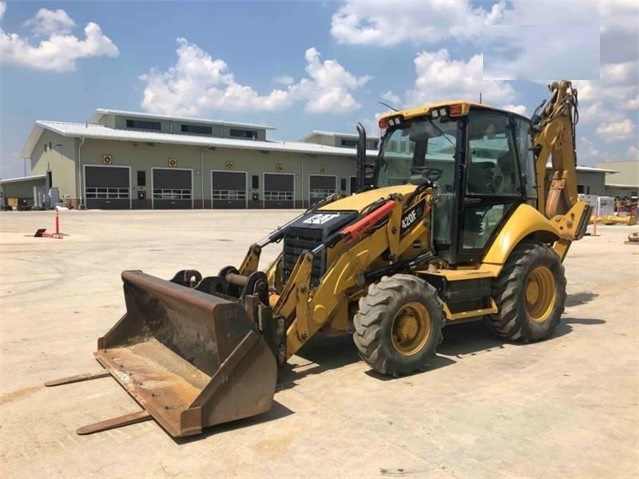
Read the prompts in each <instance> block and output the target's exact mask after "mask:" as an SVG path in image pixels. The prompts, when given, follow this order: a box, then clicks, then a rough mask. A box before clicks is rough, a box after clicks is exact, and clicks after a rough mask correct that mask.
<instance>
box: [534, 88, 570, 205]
mask: <svg viewBox="0 0 639 479" xmlns="http://www.w3.org/2000/svg"><path fill="white" fill-rule="evenodd" d="M548 89H549V90H550V95H549V97H548V99H547V100H546V101H545V102H544V103H543V104H542V105H540V106H539V108H537V110H536V111H535V113H534V115H533V117H532V119H531V121H532V127H531V134H532V144H533V150H534V152H535V154H536V167H535V169H536V176H537V178H536V179H537V209H538V210H539V211H541V212H542V213H545V215H546V217H547V218H554V217H555V216H557V215H565V214H566V213H567V212H568V211H569V210H570V209H571V208H572V206H573V205H574V204H575V203H576V202H577V201H578V199H579V198H578V196H577V170H576V166H577V154H576V151H575V125H576V124H577V121H578V119H579V114H578V111H577V90H575V89H574V88H573V87H572V84H571V83H570V82H569V81H565V80H562V81H559V82H553V83H552V84H550V85H548ZM549 158H551V159H552V182H551V184H550V189H549V191H548V197H546V188H545V185H546V164H547V162H548V159H549Z"/></svg>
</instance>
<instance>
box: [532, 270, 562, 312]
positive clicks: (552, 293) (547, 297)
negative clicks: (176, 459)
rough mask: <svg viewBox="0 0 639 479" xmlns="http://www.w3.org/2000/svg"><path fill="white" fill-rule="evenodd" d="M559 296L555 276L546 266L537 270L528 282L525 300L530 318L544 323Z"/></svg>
mask: <svg viewBox="0 0 639 479" xmlns="http://www.w3.org/2000/svg"><path fill="white" fill-rule="evenodd" d="M556 296H557V285H556V282H555V276H554V275H553V273H552V271H551V270H550V269H549V268H548V267H546V266H539V267H537V268H535V269H534V270H533V271H532V272H531V273H530V275H529V276H528V280H527V281H526V287H525V291H524V298H525V300H526V311H527V312H528V315H529V316H530V318H531V319H532V320H533V321H535V322H537V323H543V322H544V321H546V320H547V319H548V318H549V317H550V316H551V313H552V310H553V307H554V305H555V301H556Z"/></svg>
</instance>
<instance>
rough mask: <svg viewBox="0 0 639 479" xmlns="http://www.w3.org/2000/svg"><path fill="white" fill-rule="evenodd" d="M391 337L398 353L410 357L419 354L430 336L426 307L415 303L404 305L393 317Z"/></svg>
mask: <svg viewBox="0 0 639 479" xmlns="http://www.w3.org/2000/svg"><path fill="white" fill-rule="evenodd" d="M391 335H392V342H393V347H394V348H395V350H396V351H397V352H398V353H400V354H402V355H404V356H411V355H413V354H416V353H417V352H419V351H420V350H421V349H422V348H423V346H424V344H426V341H427V340H428V337H429V335H430V316H429V314H428V310H427V309H426V307H425V306H424V305H423V304H421V303H417V302H412V303H408V304H406V305H404V306H403V307H402V308H401V309H400V310H399V311H398V312H397V314H396V315H395V318H394V320H393V325H392V332H391Z"/></svg>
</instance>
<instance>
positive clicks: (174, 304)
mask: <svg viewBox="0 0 639 479" xmlns="http://www.w3.org/2000/svg"><path fill="white" fill-rule="evenodd" d="M549 90H550V95H549V97H548V99H547V100H545V101H544V102H542V104H541V105H539V107H538V108H537V110H536V111H535V114H534V115H533V117H532V118H531V119H528V118H525V117H523V116H521V115H518V114H515V113H512V112H508V111H502V110H499V109H495V108H490V107H488V106H487V105H483V104H475V103H469V102H465V101H456V102H444V103H437V104H433V105H427V106H423V107H419V108H415V109H409V110H405V111H394V112H391V113H388V114H386V115H384V116H383V117H381V118H380V120H379V126H380V128H381V129H382V130H383V136H382V139H381V144H380V149H379V155H378V157H377V158H376V160H375V161H374V162H372V161H371V162H368V161H367V158H366V154H365V145H366V132H365V131H364V128H363V127H362V126H361V125H358V132H359V145H358V149H357V158H358V162H357V165H358V171H357V178H358V184H359V192H358V193H357V194H354V195H352V196H348V197H337V196H332V197H329V198H327V199H326V200H324V201H322V202H321V203H318V204H316V205H315V206H313V207H311V208H310V209H309V210H308V211H306V212H304V213H303V214H302V215H300V216H298V217H297V218H295V219H293V220H292V221H290V222H289V223H288V224H286V225H285V226H283V227H280V228H278V229H277V230H276V231H274V232H273V233H272V234H270V235H269V236H268V237H266V238H264V239H263V240H261V241H259V242H257V243H255V244H253V245H252V246H251V247H250V248H249V251H248V253H247V255H246V257H245V258H244V261H243V262H242V264H241V265H240V266H239V267H237V268H236V267H232V266H229V267H226V268H224V269H222V270H221V271H220V272H219V274H218V275H217V276H209V277H203V276H202V275H201V274H200V273H199V272H197V271H193V270H184V271H180V272H178V273H177V274H176V275H175V276H174V277H173V278H172V279H171V280H169V281H166V280H162V279H158V278H155V277H153V276H150V275H147V274H145V273H143V272H141V271H125V272H123V273H122V280H123V283H124V299H125V303H126V314H125V315H124V316H123V317H122V318H121V319H120V321H119V322H118V323H117V324H116V325H115V326H114V327H113V328H112V329H111V330H110V331H108V332H107V333H106V334H105V335H104V336H103V337H101V338H99V340H98V347H97V351H96V352H95V357H96V359H97V360H98V361H99V362H100V364H101V365H102V366H103V367H104V370H103V371H102V372H101V373H98V374H93V375H83V376H76V377H72V378H66V379H63V380H59V381H53V382H51V383H48V384H49V385H58V384H65V383H69V382H74V381H79V380H85V379H90V378H93V377H103V376H108V375H110V376H112V377H113V378H115V379H116V380H117V381H118V382H119V383H120V384H121V385H122V387H123V388H125V389H126V390H127V391H128V392H129V394H131V396H133V397H134V398H135V399H136V400H137V402H138V403H139V404H140V406H141V407H142V408H143V410H141V411H139V412H136V413H133V414H129V415H126V416H122V417H118V418H113V419H110V420H106V421H103V422H101V423H98V424H93V425H91V426H87V427H84V428H81V429H79V430H78V433H80V434H87V433H92V432H97V431H100V430H105V429H110V428H113V427H118V426H121V425H124V424H131V423H134V422H139V421H142V420H145V419H149V418H153V419H155V420H156V421H157V423H159V424H160V425H161V426H162V427H163V428H164V429H165V430H166V431H167V432H168V433H169V434H171V435H172V436H174V437H182V436H188V435H193V434H198V433H200V432H201V431H202V429H203V428H205V427H207V426H212V425H215V424H220V423H225V422H228V421H233V420H236V419H240V418H244V417H249V416H253V415H256V414H260V413H263V412H265V411H267V410H268V409H269V408H270V406H271V402H272V399H273V396H274V391H275V386H276V381H277V373H278V366H281V365H283V364H285V363H286V362H287V360H288V359H289V358H290V357H291V356H292V355H294V354H295V353H296V352H297V351H299V350H300V348H302V347H303V346H304V345H305V344H306V343H307V342H308V341H309V340H310V339H311V338H312V337H313V335H315V334H316V333H317V332H318V331H328V332H331V331H347V332H349V331H350V332H352V333H353V340H354V343H355V346H356V347H357V349H358V351H359V354H360V356H361V358H362V359H363V360H364V361H365V362H366V363H367V364H368V365H369V366H370V367H371V368H372V369H373V370H374V371H376V372H378V373H381V374H385V375H391V376H399V375H405V374H411V373H413V372H415V371H422V370H425V369H427V368H428V365H429V362H430V360H431V359H432V358H433V356H434V355H435V354H436V350H437V346H438V344H439V343H440V342H441V341H442V328H443V327H444V326H445V325H446V324H449V323H454V322H459V321H466V320H481V319H483V320H484V321H485V322H486V323H487V324H488V326H489V327H490V328H491V329H492V330H493V331H494V332H495V334H497V335H498V336H500V337H502V338H504V339H506V340H511V341H519V342H530V341H538V340H542V339H545V338H548V337H550V336H551V335H552V334H553V332H554V330H555V328H556V326H557V324H558V323H559V320H560V317H561V314H562V312H563V309H564V302H565V299H566V279H565V276H564V267H563V265H562V261H563V259H564V257H565V256H566V254H567V252H568V249H569V247H570V245H571V243H572V242H573V241H575V240H579V239H581V238H582V237H583V235H584V234H585V231H586V228H587V224H588V219H589V218H590V214H591V210H590V207H589V205H588V204H587V203H585V202H583V201H581V200H579V198H578V196H577V182H576V168H575V167H576V154H575V124H576V118H577V92H576V90H575V89H573V88H572V86H571V83H570V82H567V81H561V82H557V83H553V84H552V85H550V86H549ZM548 161H551V163H552V177H551V178H550V179H549V180H548V181H547V180H546V163H547V162H548ZM273 243H279V244H281V245H282V246H281V248H282V251H281V253H280V255H279V256H278V258H277V259H276V260H275V261H274V262H273V264H271V265H270V266H268V268H266V269H265V270H263V271H262V270H260V269H259V259H260V253H261V251H262V249H263V248H264V247H266V246H267V245H270V244H273Z"/></svg>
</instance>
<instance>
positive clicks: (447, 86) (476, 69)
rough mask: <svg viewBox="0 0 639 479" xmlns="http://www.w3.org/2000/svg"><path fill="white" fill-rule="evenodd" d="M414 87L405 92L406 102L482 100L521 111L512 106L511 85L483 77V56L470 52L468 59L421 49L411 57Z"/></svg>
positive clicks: (444, 51) (439, 51) (515, 95)
mask: <svg viewBox="0 0 639 479" xmlns="http://www.w3.org/2000/svg"><path fill="white" fill-rule="evenodd" d="M414 63H415V73H416V75H417V78H416V80H415V86H414V88H412V89H410V90H409V91H408V92H407V94H406V95H405V98H406V101H405V103H406V105H410V106H415V105H420V104H424V103H432V102H436V101H444V100H468V101H475V102H476V101H479V96H480V93H481V95H482V101H483V102H484V103H487V104H490V105H492V106H495V107H502V108H506V107H508V108H509V109H513V108H514V109H516V110H515V111H518V112H520V111H522V108H523V107H522V106H514V102H515V100H516V99H517V93H516V92H515V89H514V88H513V87H512V86H511V85H510V84H508V83H506V82H502V81H498V80H483V77H482V69H483V60H482V56H481V55H474V56H472V57H471V58H469V59H468V60H455V59H452V58H451V57H450V54H449V53H448V50H446V49H441V50H438V51H436V52H425V51H422V52H420V53H418V54H417V56H416V57H415V60H414Z"/></svg>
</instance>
